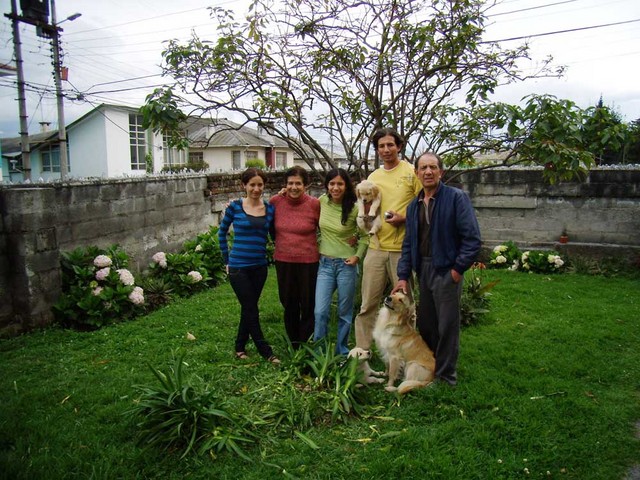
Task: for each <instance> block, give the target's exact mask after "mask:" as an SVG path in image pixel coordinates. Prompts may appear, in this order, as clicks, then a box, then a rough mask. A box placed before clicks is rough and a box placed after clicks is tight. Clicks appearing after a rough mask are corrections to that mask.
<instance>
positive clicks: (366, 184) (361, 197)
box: [356, 180, 382, 236]
mask: <svg viewBox="0 0 640 480" xmlns="http://www.w3.org/2000/svg"><path fill="white" fill-rule="evenodd" d="M356 199H357V200H356V205H357V206H358V218H357V219H356V222H357V223H358V228H360V230H362V231H363V232H365V233H367V234H369V235H370V236H374V235H376V234H377V233H378V232H379V231H380V229H381V228H382V218H381V217H380V202H381V201H382V195H381V193H380V189H379V188H378V186H377V185H376V184H375V183H373V182H370V181H369V180H363V181H361V182H360V183H359V184H358V185H356Z"/></svg>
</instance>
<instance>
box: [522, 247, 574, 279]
mask: <svg viewBox="0 0 640 480" xmlns="http://www.w3.org/2000/svg"><path fill="white" fill-rule="evenodd" d="M563 267H564V260H562V257H561V256H560V255H558V253H557V252H554V251H543V250H527V251H526V252H524V253H523V254H522V256H521V262H520V270H522V271H524V272H534V273H556V272H560V271H562V269H563Z"/></svg>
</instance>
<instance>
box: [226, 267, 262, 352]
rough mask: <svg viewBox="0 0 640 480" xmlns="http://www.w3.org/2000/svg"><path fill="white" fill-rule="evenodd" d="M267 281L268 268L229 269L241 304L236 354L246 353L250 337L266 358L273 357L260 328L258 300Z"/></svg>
mask: <svg viewBox="0 0 640 480" xmlns="http://www.w3.org/2000/svg"><path fill="white" fill-rule="evenodd" d="M266 280H267V267H266V265H265V266H256V267H247V268H231V267H230V268H229V283H230V284H231V288H233V291H234V292H235V294H236V297H238V301H239V302H240V325H239V326H238V335H237V336H236V352H244V351H245V349H246V345H247V342H248V341H249V337H251V338H252V339H253V343H254V344H255V346H256V349H257V350H258V352H259V353H260V355H262V356H263V357H264V358H269V357H270V356H271V355H273V351H272V350H271V346H270V345H269V343H268V342H267V341H266V340H265V338H264V334H263V333H262V328H261V327H260V313H259V311H258V300H260V294H261V293H262V288H263V287H264V284H265V282H266Z"/></svg>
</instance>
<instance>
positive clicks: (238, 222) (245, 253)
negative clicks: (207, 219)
mask: <svg viewBox="0 0 640 480" xmlns="http://www.w3.org/2000/svg"><path fill="white" fill-rule="evenodd" d="M264 204H265V211H266V215H265V217H252V216H251V215H247V214H246V212H245V211H244V209H243V208H242V200H234V201H233V202H231V203H230V204H229V206H228V207H227V209H226V210H225V212H224V217H223V218H222V222H220V227H219V229H218V241H219V243H220V251H221V252H222V258H223V259H224V262H225V264H226V265H229V266H230V267H232V268H244V267H255V266H259V265H267V235H268V234H269V229H270V228H271V226H272V225H273V215H274V212H275V207H274V206H273V205H271V204H270V203H267V202H264ZM262 220H264V221H262ZM232 225H233V235H234V236H233V245H232V246H231V251H229V244H228V242H227V235H228V233H229V229H230V228H231V226H232ZM258 225H259V226H258Z"/></svg>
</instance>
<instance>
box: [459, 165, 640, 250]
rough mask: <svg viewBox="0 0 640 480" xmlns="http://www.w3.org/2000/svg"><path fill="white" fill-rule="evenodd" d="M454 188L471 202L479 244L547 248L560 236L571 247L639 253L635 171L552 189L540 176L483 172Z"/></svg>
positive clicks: (597, 173)
mask: <svg viewBox="0 0 640 480" xmlns="http://www.w3.org/2000/svg"><path fill="white" fill-rule="evenodd" d="M456 182H457V183H458V186H460V187H461V188H463V189H464V190H465V191H467V192H468V193H469V196H470V197H471V200H472V203H473V205H474V207H475V208H476V212H477V215H478V221H479V223H480V228H481V231H482V238H483V241H484V242H485V244H488V245H495V244H498V243H502V242H505V241H507V240H513V241H514V242H516V243H518V244H523V245H547V246H548V245H554V244H555V243H557V242H558V239H559V237H560V234H561V233H562V232H563V231H566V232H567V234H568V235H569V238H570V242H571V243H575V244H611V245H623V246H629V247H640V170H594V171H591V172H590V173H589V175H588V176H587V178H586V179H585V180H584V181H583V182H580V181H572V182H562V183H560V184H557V185H549V184H547V183H545V182H544V181H543V179H542V171H541V170H487V171H483V172H471V173H464V174H462V175H461V176H460V177H459V179H456Z"/></svg>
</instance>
